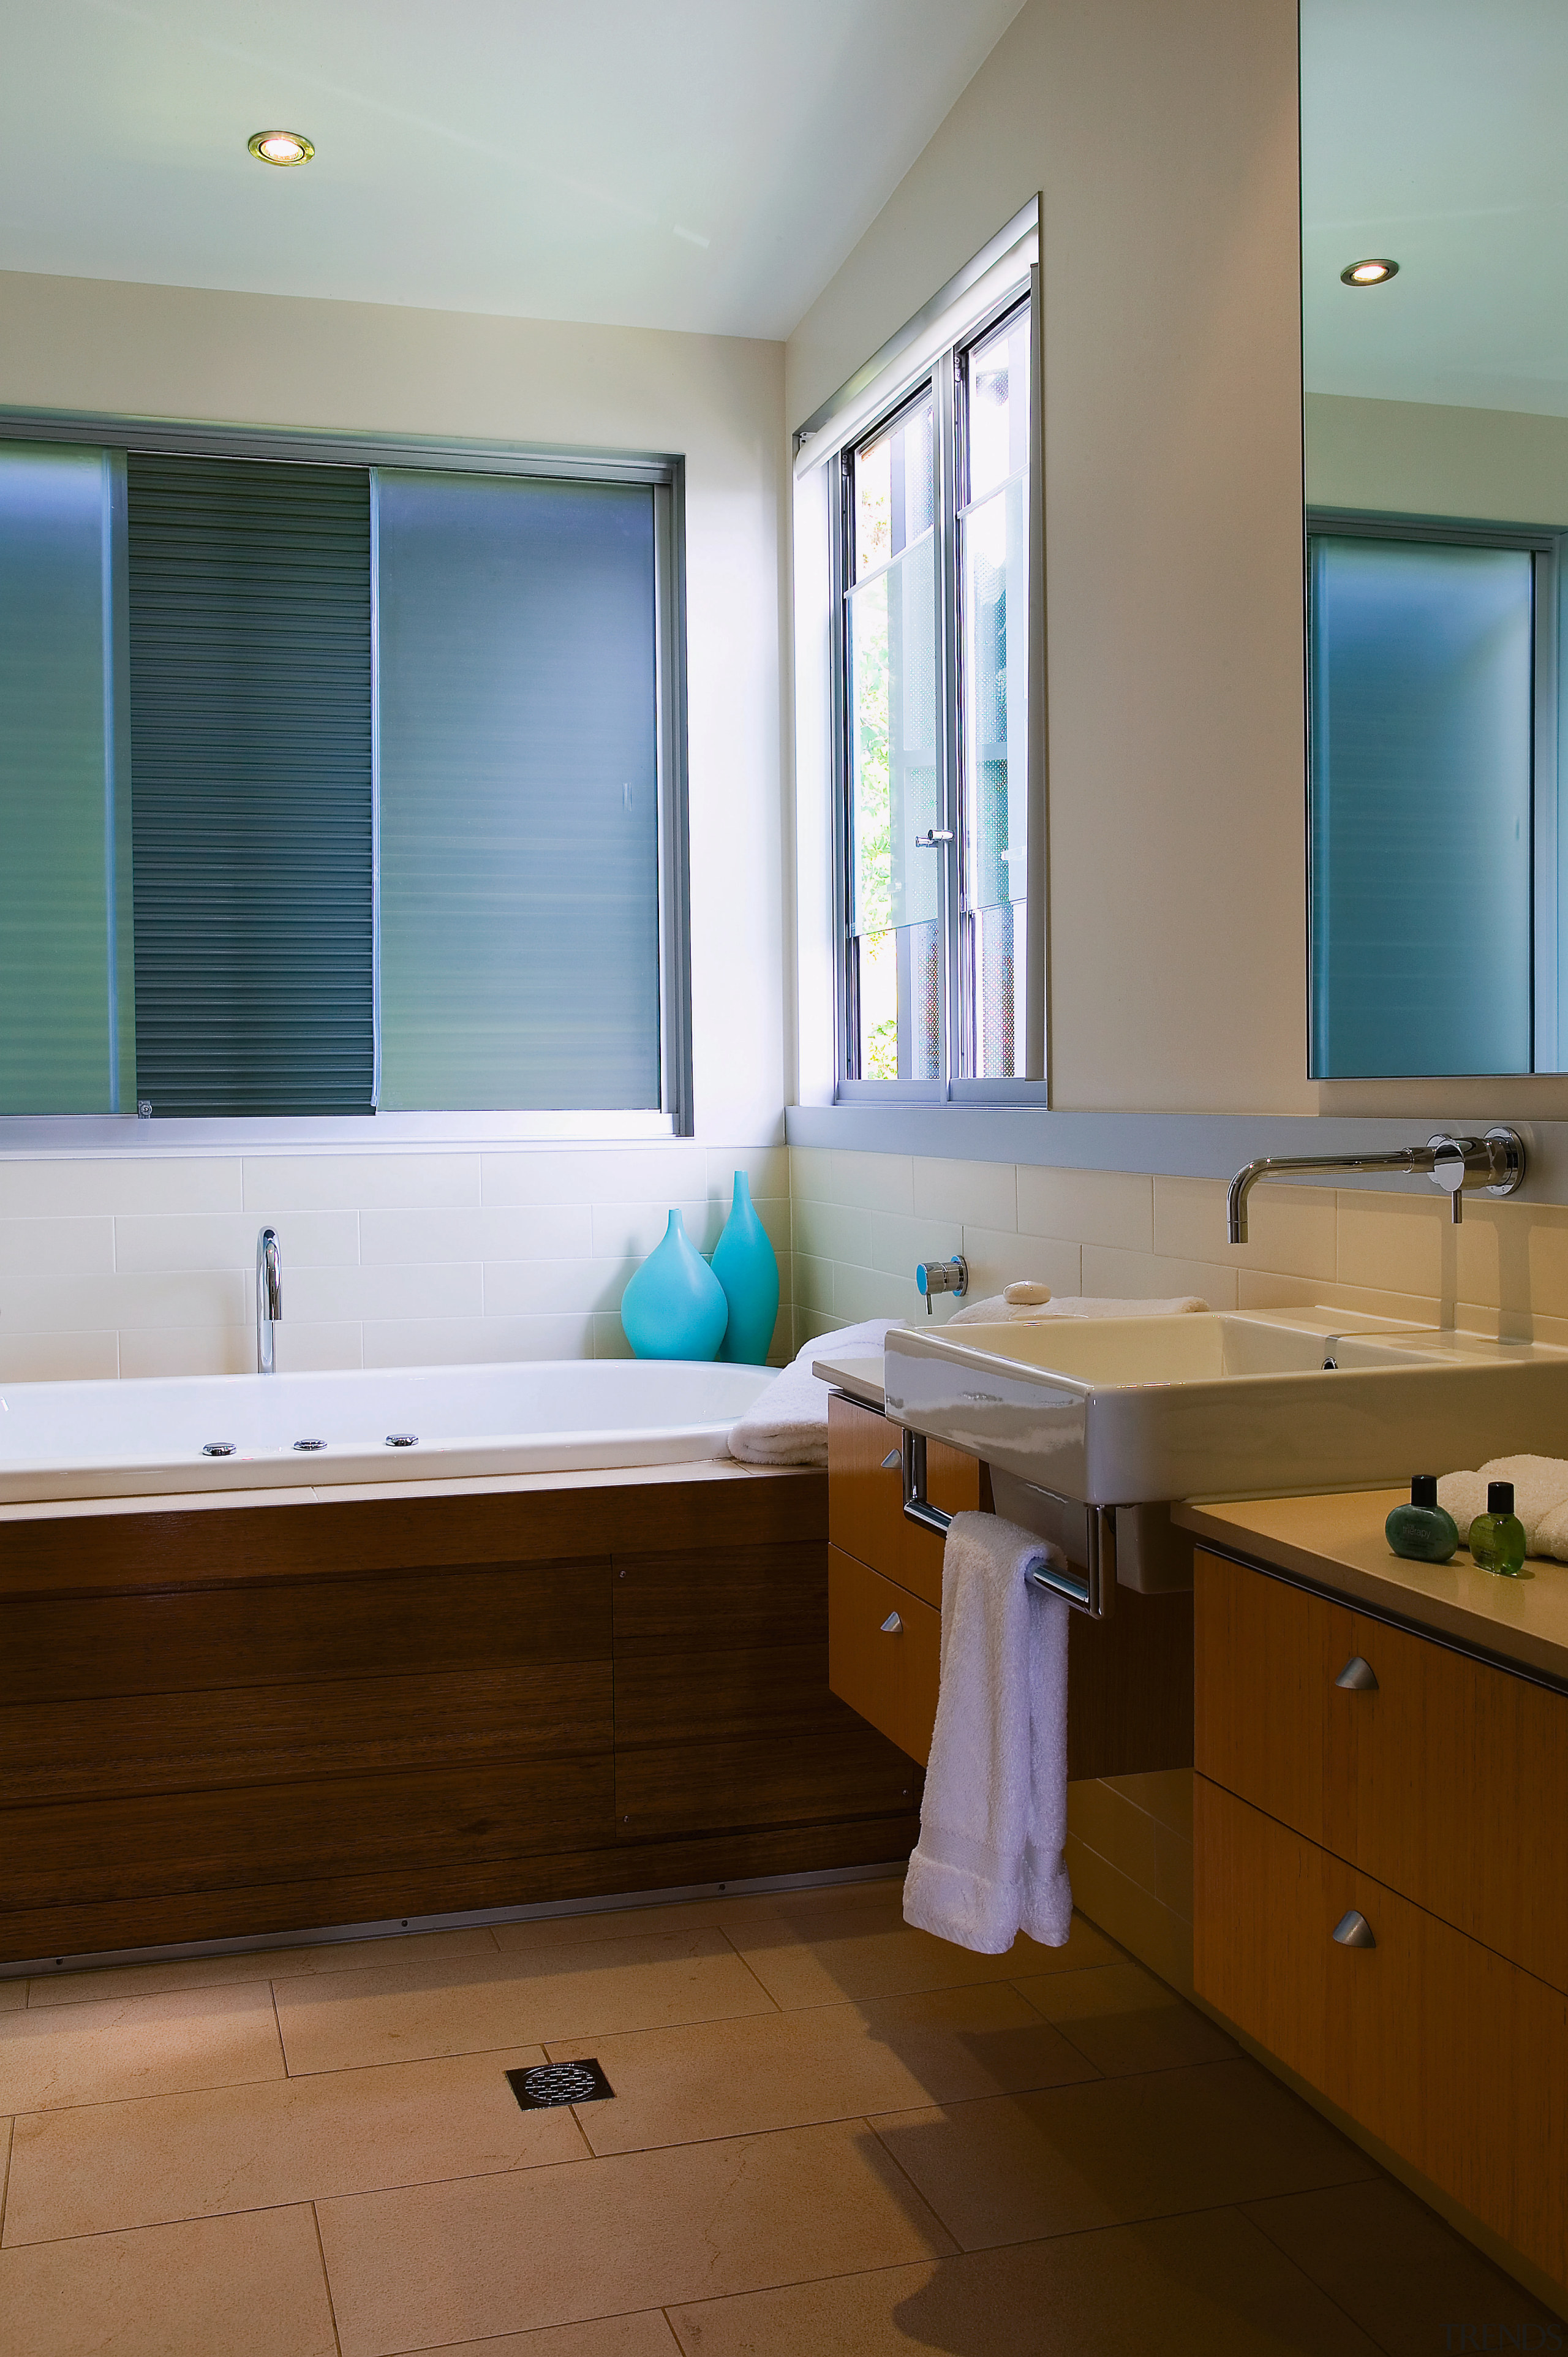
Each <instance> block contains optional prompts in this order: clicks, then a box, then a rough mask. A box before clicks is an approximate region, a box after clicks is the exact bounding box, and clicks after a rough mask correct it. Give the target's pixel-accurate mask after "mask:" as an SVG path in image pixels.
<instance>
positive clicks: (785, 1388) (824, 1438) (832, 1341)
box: [729, 1318, 905, 1465]
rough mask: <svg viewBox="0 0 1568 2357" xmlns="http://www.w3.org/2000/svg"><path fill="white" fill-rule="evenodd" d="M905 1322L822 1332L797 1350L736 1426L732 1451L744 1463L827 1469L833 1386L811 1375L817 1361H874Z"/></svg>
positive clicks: (868, 1321)
mask: <svg viewBox="0 0 1568 2357" xmlns="http://www.w3.org/2000/svg"><path fill="white" fill-rule="evenodd" d="M904 1322H905V1321H904V1319H903V1318H865V1320H864V1321H863V1322H862V1323H861V1324H860V1325H858V1326H841V1327H840V1328H839V1329H837V1331H836V1332H834V1333H832V1334H819V1335H818V1336H817V1337H816V1339H815V1340H814V1341H811V1342H808V1343H807V1344H806V1346H805V1348H804V1350H801V1351H796V1353H795V1356H794V1357H793V1358H792V1359H791V1360H790V1361H789V1365H788V1366H787V1367H786V1368H785V1369H784V1371H783V1372H782V1373H781V1374H779V1375H778V1376H776V1377H775V1378H774V1380H773V1382H772V1383H769V1384H768V1389H767V1390H766V1391H765V1392H764V1393H763V1394H761V1396H760V1397H759V1398H758V1399H757V1400H755V1401H753V1403H752V1405H751V1406H750V1407H748V1408H747V1409H746V1414H745V1415H743V1416H742V1417H741V1419H740V1421H739V1423H738V1424H735V1425H732V1426H730V1436H729V1453H730V1455H731V1456H732V1457H737V1458H739V1459H740V1461H741V1462H742V1464H744V1465H825V1464H826V1463H827V1461H828V1386H827V1384H826V1383H822V1381H820V1379H819V1378H818V1377H817V1376H815V1375H814V1374H812V1372H811V1361H812V1360H813V1359H821V1358H823V1357H827V1358H833V1357H839V1358H850V1359H854V1358H873V1357H875V1354H876V1352H877V1351H880V1350H881V1348H882V1345H883V1343H884V1341H885V1340H886V1337H887V1332H888V1329H889V1328H890V1327H894V1326H902V1325H903V1324H904Z"/></svg>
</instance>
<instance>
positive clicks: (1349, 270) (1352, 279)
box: [1339, 254, 1399, 286]
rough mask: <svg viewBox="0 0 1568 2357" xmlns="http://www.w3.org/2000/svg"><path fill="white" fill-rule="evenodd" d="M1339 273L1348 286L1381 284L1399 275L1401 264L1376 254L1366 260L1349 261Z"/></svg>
mask: <svg viewBox="0 0 1568 2357" xmlns="http://www.w3.org/2000/svg"><path fill="white" fill-rule="evenodd" d="M1339 275H1340V277H1341V278H1342V279H1343V280H1344V282H1345V284H1346V285H1347V286H1381V285H1383V284H1384V282H1385V281H1386V280H1388V279H1390V278H1397V277H1398V276H1399V264H1398V263H1397V262H1390V261H1389V260H1388V259H1387V258H1386V256H1384V255H1380V254H1374V255H1373V256H1372V257H1371V258H1370V259H1369V261H1366V262H1348V263H1347V264H1346V265H1345V267H1344V269H1343V270H1342V271H1341V272H1340V273H1339Z"/></svg>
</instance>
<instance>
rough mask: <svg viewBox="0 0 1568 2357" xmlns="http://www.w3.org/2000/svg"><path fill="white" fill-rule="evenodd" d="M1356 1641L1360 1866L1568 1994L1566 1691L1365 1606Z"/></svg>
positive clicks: (1356, 1846) (1354, 1848) (1353, 1848)
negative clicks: (1361, 1679) (1360, 1683)
mask: <svg viewBox="0 0 1568 2357" xmlns="http://www.w3.org/2000/svg"><path fill="white" fill-rule="evenodd" d="M1259 1584H1260V1585H1262V1584H1263V1583H1262V1582H1260V1583H1259ZM1355 1649H1356V1651H1357V1652H1359V1653H1361V1654H1362V1655H1364V1656H1365V1658H1366V1659H1367V1661H1369V1663H1371V1665H1372V1668H1373V1670H1374V1671H1375V1673H1376V1675H1377V1680H1378V1684H1377V1688H1376V1691H1375V1692H1371V1693H1368V1694H1364V1695H1355V1696H1352V1697H1349V1698H1348V1699H1350V1700H1352V1701H1353V1702H1354V1703H1355V1704H1356V1705H1357V1709H1356V1714H1355V1715H1356V1718H1357V1721H1358V1725H1359V1737H1358V1748H1357V1754H1356V1812H1355V1830H1354V1837H1353V1841H1352V1843H1351V1845H1350V1846H1349V1847H1350V1855H1351V1856H1352V1857H1354V1859H1355V1862H1356V1864H1357V1865H1358V1866H1359V1867H1361V1868H1362V1869H1363V1870H1364V1871H1365V1872H1366V1873H1368V1874H1369V1875H1372V1876H1375V1877H1376V1878H1377V1879H1378V1880H1379V1881H1380V1882H1383V1883H1386V1884H1388V1885H1389V1886H1390V1887H1391V1889H1395V1890H1398V1891H1401V1892H1402V1893H1403V1894H1404V1896H1405V1897H1406V1898H1408V1899H1412V1900H1414V1901H1415V1902H1416V1904H1417V1905H1418V1906H1421V1907H1425V1908H1428V1909H1430V1910H1431V1911H1432V1912H1433V1913H1434V1914H1435V1915H1440V1916H1442V1917H1443V1918H1444V1921H1447V1922H1450V1923H1453V1924H1455V1925H1457V1927H1458V1928H1459V1930H1461V1931H1462V1932H1468V1933H1469V1935H1470V1936H1471V1938H1472V1939H1476V1940H1479V1941H1482V1942H1484V1943H1486V1945H1487V1947H1489V1948H1495V1949H1497V1950H1498V1953H1499V1954H1501V1955H1504V1956H1507V1957H1509V1958H1510V1959H1511V1961H1512V1962H1513V1963H1515V1964H1522V1965H1523V1966H1524V1967H1525V1969H1526V1971H1528V1972H1531V1973H1536V1974H1539V1975H1540V1976H1541V1979H1542V1980H1546V1981H1550V1982H1551V1983H1552V1985H1553V1986H1555V1987H1557V1988H1559V1989H1568V1695H1561V1694H1557V1693H1555V1692H1553V1691H1552V1689H1550V1688H1548V1687H1544V1686H1539V1685H1534V1684H1531V1683H1530V1680H1529V1679H1527V1678H1521V1677H1515V1676H1512V1675H1510V1674H1509V1673H1508V1672H1507V1671H1505V1670H1497V1669H1493V1668H1491V1667H1490V1666H1489V1665H1488V1664H1487V1663H1484V1662H1475V1661H1471V1660H1470V1659H1468V1658H1467V1656H1466V1655H1465V1654H1462V1653H1456V1652H1450V1651H1449V1650H1448V1648H1447V1647H1445V1646H1443V1645H1437V1644H1434V1643H1433V1642H1432V1641H1430V1640H1429V1639H1427V1638H1423V1637H1418V1636H1414V1635H1412V1633H1411V1632H1410V1631H1408V1630H1404V1629H1392V1628H1390V1627H1389V1626H1387V1624H1386V1623H1384V1622H1381V1621H1377V1620H1369V1619H1368V1618H1366V1617H1365V1616H1364V1615H1361V1614H1358V1615H1357V1616H1356V1620H1355Z"/></svg>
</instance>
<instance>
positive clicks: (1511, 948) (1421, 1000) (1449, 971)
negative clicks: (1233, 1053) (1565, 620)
mask: <svg viewBox="0 0 1568 2357" xmlns="http://www.w3.org/2000/svg"><path fill="white" fill-rule="evenodd" d="M1308 545H1309V555H1310V599H1309V609H1308V610H1309V639H1310V702H1309V725H1310V739H1311V861H1310V874H1311V936H1312V1071H1313V1073H1314V1074H1315V1075H1316V1076H1320V1077H1328V1078H1340V1077H1350V1076H1365V1077H1379V1076H1383V1075H1388V1074H1398V1073H1411V1074H1418V1075H1419V1074H1439V1073H1444V1072H1529V1071H1552V1070H1555V1069H1558V1068H1559V1062H1560V1056H1559V1044H1558V1025H1557V1017H1556V1000H1557V974H1556V969H1557V963H1558V955H1557V944H1558V937H1559V933H1560V930H1561V923H1562V898H1561V893H1560V890H1559V888H1558V886H1557V879H1556V872H1555V871H1556V863H1557V856H1558V855H1557V845H1556V835H1557V832H1558V830H1557V824H1556V777H1555V772H1556V732H1557V715H1556V699H1555V690H1554V673H1555V671H1556V668H1557V667H1556V663H1555V660H1554V640H1555V608H1556V602H1557V592H1556V576H1557V549H1558V540H1557V537H1556V536H1555V535H1551V534H1543V533H1527V532H1509V531H1507V530H1498V531H1490V530H1487V529H1484V528H1481V527H1476V528H1473V529H1467V528H1466V527H1463V526H1458V527H1447V528H1444V527H1442V526H1438V525H1425V524H1422V523H1419V522H1405V521H1404V520H1402V519H1399V518H1392V517H1390V518H1379V519H1371V518H1345V517H1328V516H1318V517H1315V518H1314V519H1313V520H1312V522H1311V526H1310V531H1309V544H1308Z"/></svg>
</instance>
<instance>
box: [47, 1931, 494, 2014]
mask: <svg viewBox="0 0 1568 2357" xmlns="http://www.w3.org/2000/svg"><path fill="white" fill-rule="evenodd" d="M495 1953H496V1943H495V1942H494V1940H492V1939H491V1937H490V1934H489V1932H488V1931H486V1930H484V1929H482V1928H478V1929H472V1930H468V1931H463V1932H410V1933H409V1934H408V1936H407V1937H406V1938H403V1937H402V1936H400V1937H399V1938H397V1939H395V1940H335V1941H333V1942H331V1943H330V1944H328V1945H326V1946H321V1947H300V1948H249V1949H246V1950H245V1951H244V1952H243V1953H241V1954H238V1955H232V1956H179V1957H176V1958H172V1959H170V1960H169V1961H168V1962H166V1963H165V1964H109V1965H106V1966H105V1967H104V1968H103V1970H102V1971H101V1972H86V1973H61V1974H60V1975H59V1976H58V1978H57V1977H55V1976H54V1975H35V1976H34V1979H33V1982H32V1986H31V1987H30V1989H29V1990H28V1993H27V2003H28V2004H29V2005H33V2006H39V2005H85V2004H88V2003H90V2002H91V2000H93V1999H94V1998H98V1997H105V1996H159V1995H161V1994H162V1993H163V1992H164V1991H165V1990H166V1989H184V1988H221V1987H223V1986H225V1985H226V1984H227V1983H231V1982H234V1981H271V1980H292V1979H295V1977H297V1976H298V1975H301V1974H307V1975H308V1974H315V1973H363V1972H373V1971H374V1970H375V1969H376V1968H377V1967H378V1966H379V1965H381V1964H423V1963H424V1962H425V1961H426V1960H427V1959H429V1958H434V1957H440V1956H493V1955H494V1954H495ZM3 2002H4V2000H3V1999H0V2003H3Z"/></svg>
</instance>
